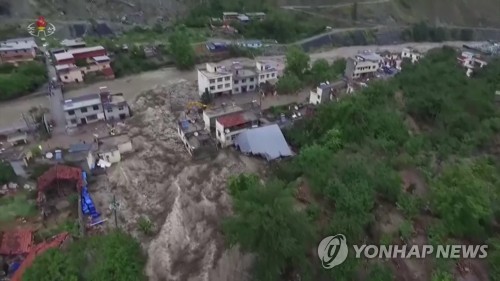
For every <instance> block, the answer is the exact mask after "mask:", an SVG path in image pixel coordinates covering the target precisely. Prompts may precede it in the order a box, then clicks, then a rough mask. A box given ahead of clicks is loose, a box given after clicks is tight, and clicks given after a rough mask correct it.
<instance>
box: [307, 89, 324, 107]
mask: <svg viewBox="0 0 500 281" xmlns="http://www.w3.org/2000/svg"><path fill="white" fill-rule="evenodd" d="M321 94H322V91H321V89H319V88H317V89H316V91H311V93H310V94H309V103H310V104H320V103H321Z"/></svg>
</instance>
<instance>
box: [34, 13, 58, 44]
mask: <svg viewBox="0 0 500 281" xmlns="http://www.w3.org/2000/svg"><path fill="white" fill-rule="evenodd" d="M27 29H28V32H29V34H30V35H31V36H35V37H38V38H40V39H41V40H45V38H46V37H49V36H51V35H53V34H54V32H56V27H55V26H54V25H53V24H51V23H49V22H47V21H46V20H45V17H43V16H39V17H38V20H36V21H33V22H32V23H30V24H29V25H28V27H27Z"/></svg>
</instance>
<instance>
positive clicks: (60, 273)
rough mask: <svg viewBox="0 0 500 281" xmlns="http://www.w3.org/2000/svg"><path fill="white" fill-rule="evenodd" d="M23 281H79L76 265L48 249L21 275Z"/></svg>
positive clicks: (59, 253) (62, 255) (61, 253)
mask: <svg viewBox="0 0 500 281" xmlns="http://www.w3.org/2000/svg"><path fill="white" fill-rule="evenodd" d="M22 280H23V281H80V280H83V279H82V278H81V276H80V272H79V267H78V264H77V263H76V262H75V260H73V259H72V258H71V257H70V256H68V255H66V254H65V253H63V252H62V251H61V250H59V249H49V250H47V251H46V252H45V253H43V254H42V255H40V256H39V257H37V258H36V260H35V262H34V263H33V265H32V266H31V267H30V268H28V269H27V270H26V272H25V273H24V274H23V278H22Z"/></svg>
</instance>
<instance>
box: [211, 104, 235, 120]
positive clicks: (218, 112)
mask: <svg viewBox="0 0 500 281" xmlns="http://www.w3.org/2000/svg"><path fill="white" fill-rule="evenodd" d="M241 111H243V108H241V107H239V106H237V105H227V106H221V107H217V108H210V109H206V110H204V111H203V114H205V115H207V116H208V117H210V118H211V117H218V116H222V115H226V114H231V113H235V112H241Z"/></svg>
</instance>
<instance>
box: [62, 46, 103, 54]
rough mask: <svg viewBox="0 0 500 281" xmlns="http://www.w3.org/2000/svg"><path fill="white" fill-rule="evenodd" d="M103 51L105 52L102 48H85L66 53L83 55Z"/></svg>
mask: <svg viewBox="0 0 500 281" xmlns="http://www.w3.org/2000/svg"><path fill="white" fill-rule="evenodd" d="M104 50H106V49H105V48H104V47H103V46H93V47H85V48H78V49H72V50H68V53H70V54H83V53H89V52H95V51H104Z"/></svg>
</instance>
